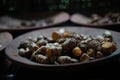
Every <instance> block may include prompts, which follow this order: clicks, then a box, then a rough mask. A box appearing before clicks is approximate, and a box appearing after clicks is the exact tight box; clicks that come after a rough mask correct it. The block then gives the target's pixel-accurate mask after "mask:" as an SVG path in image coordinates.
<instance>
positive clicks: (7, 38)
mask: <svg viewBox="0 0 120 80" xmlns="http://www.w3.org/2000/svg"><path fill="white" fill-rule="evenodd" d="M12 39H13V37H12V35H11V34H10V33H9V32H0V51H2V50H3V49H4V48H6V47H7V46H8V44H9V43H10V42H11V41H12Z"/></svg>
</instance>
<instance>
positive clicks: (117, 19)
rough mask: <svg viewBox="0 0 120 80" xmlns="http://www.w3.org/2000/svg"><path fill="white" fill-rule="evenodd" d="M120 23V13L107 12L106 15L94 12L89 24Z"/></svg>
mask: <svg viewBox="0 0 120 80" xmlns="http://www.w3.org/2000/svg"><path fill="white" fill-rule="evenodd" d="M118 23H120V13H112V12H110V13H107V14H105V15H104V16H100V15H99V14H92V15H91V20H90V21H88V24H94V25H101V24H118Z"/></svg>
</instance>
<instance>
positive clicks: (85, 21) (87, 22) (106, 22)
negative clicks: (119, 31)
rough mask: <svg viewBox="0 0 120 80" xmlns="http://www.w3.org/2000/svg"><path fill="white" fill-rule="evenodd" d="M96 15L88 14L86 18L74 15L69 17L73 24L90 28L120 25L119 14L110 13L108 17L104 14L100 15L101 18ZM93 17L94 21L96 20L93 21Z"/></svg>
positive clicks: (77, 14)
mask: <svg viewBox="0 0 120 80" xmlns="http://www.w3.org/2000/svg"><path fill="white" fill-rule="evenodd" d="M108 14H109V13H108ZM98 15H99V14H94V13H90V14H89V16H88V15H85V14H80V13H75V14H73V15H72V16H71V18H70V21H71V22H73V23H75V24H79V25H84V26H90V27H108V26H115V25H120V13H117V15H116V13H111V14H109V15H107V13H104V14H102V17H101V16H100V15H99V16H98ZM103 16H104V17H103ZM117 16H118V17H117ZM93 17H94V19H95V18H96V20H94V19H93ZM99 17H100V18H99ZM97 18H98V19H97Z"/></svg>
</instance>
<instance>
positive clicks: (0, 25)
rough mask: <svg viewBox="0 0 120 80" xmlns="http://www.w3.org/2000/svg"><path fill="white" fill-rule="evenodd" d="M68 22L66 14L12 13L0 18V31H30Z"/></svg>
mask: <svg viewBox="0 0 120 80" xmlns="http://www.w3.org/2000/svg"><path fill="white" fill-rule="evenodd" d="M67 20H69V14H68V13H66V12H44V13H42V12H41V13H40V12H38V13H37V12H36V13H21V14H20V13H19V14H18V13H16V14H15V13H14V14H10V15H5V16H1V17H0V31H15V30H32V29H38V28H42V27H48V26H54V25H57V24H60V23H64V22H66V21H67Z"/></svg>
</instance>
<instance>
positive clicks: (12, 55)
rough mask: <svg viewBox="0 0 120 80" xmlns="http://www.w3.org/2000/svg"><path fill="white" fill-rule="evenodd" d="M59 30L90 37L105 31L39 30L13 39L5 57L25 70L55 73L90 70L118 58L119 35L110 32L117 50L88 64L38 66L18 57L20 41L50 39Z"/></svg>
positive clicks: (67, 28) (53, 28)
mask: <svg viewBox="0 0 120 80" xmlns="http://www.w3.org/2000/svg"><path fill="white" fill-rule="evenodd" d="M61 28H64V29H66V30H67V31H71V32H77V33H80V34H90V35H92V36H96V35H98V34H102V33H103V32H104V31H106V29H98V28H87V27H80V26H60V27H50V28H43V29H40V30H36V31H32V32H28V33H25V34H23V35H21V36H18V37H17V38H15V39H14V40H13V41H12V42H11V43H10V44H9V46H7V48H6V50H5V52H6V55H7V57H8V58H9V59H10V60H12V61H13V62H14V63H15V64H17V65H20V66H22V67H26V68H32V69H37V70H55V71H71V70H81V69H83V68H90V67H93V66H97V65H100V63H102V64H103V63H105V62H107V61H109V60H110V59H112V58H115V57H117V56H119V54H120V33H119V32H115V31H111V30H110V31H111V33H112V35H113V41H114V42H116V43H117V50H116V51H115V52H113V53H112V54H111V55H109V56H106V57H103V58H99V59H95V60H91V61H88V62H78V63H71V64H60V65H54V64H39V63H36V62H32V61H30V60H28V59H26V58H23V57H21V56H19V54H18V50H17V48H18V46H19V44H20V42H21V41H22V40H25V39H26V38H27V37H28V36H31V37H33V38H34V37H37V36H39V35H43V36H47V37H51V33H52V32H53V31H56V30H59V29H61Z"/></svg>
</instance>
